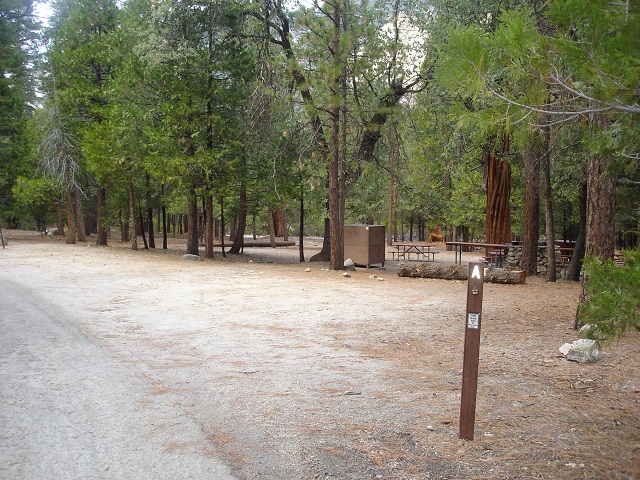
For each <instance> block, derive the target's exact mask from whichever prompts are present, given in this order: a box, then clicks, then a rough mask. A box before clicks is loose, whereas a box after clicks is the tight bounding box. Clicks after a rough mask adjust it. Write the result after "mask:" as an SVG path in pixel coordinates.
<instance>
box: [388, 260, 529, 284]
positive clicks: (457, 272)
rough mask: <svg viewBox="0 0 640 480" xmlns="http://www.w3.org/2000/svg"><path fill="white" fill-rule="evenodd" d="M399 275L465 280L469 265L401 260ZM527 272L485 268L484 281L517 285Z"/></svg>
mask: <svg viewBox="0 0 640 480" xmlns="http://www.w3.org/2000/svg"><path fill="white" fill-rule="evenodd" d="M398 276H399V277H411V278H438V279H441V280H467V279H468V278H469V267H468V266H467V265H442V264H440V263H434V262H401V263H399V264H398ZM526 278H527V274H526V273H525V272H524V271H520V270H505V269H503V268H485V269H484V281H485V282H486V283H504V284H509V285H517V284H521V283H524V282H525V279H526Z"/></svg>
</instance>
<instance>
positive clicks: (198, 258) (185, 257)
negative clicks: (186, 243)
mask: <svg viewBox="0 0 640 480" xmlns="http://www.w3.org/2000/svg"><path fill="white" fill-rule="evenodd" d="M182 259H183V260H194V261H196V262H203V261H204V258H202V257H201V256H200V255H191V254H190V253H187V254H186V255H183V256H182Z"/></svg>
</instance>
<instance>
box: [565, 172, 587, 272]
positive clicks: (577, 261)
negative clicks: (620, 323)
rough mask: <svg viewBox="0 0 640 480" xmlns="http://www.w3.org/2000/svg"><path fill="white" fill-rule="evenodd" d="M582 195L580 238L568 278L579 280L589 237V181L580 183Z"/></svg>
mask: <svg viewBox="0 0 640 480" xmlns="http://www.w3.org/2000/svg"><path fill="white" fill-rule="evenodd" d="M579 188H580V195H579V200H578V218H579V220H578V224H579V230H578V238H577V239H576V245H575V247H574V248H573V254H572V255H571V261H570V262H569V268H567V279H568V280H573V281H574V282H577V281H579V280H580V270H582V260H583V258H584V253H585V240H586V237H587V182H586V181H584V182H581V183H580V187H579Z"/></svg>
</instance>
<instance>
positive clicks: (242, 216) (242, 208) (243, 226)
mask: <svg viewBox="0 0 640 480" xmlns="http://www.w3.org/2000/svg"><path fill="white" fill-rule="evenodd" d="M241 161H242V165H241V167H243V168H242V170H244V167H246V165H247V161H246V158H245V157H244V155H243V156H242V160H241ZM246 231H247V181H246V179H245V178H243V179H242V181H241V182H240V194H239V198H238V225H237V228H236V237H235V238H234V240H233V245H232V246H231V249H229V252H230V253H236V254H238V253H240V252H242V250H243V248H244V235H245V233H246Z"/></svg>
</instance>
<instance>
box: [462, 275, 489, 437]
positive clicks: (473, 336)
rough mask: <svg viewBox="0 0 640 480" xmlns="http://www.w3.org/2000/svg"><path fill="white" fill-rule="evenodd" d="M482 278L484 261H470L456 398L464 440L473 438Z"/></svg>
mask: <svg viewBox="0 0 640 480" xmlns="http://www.w3.org/2000/svg"><path fill="white" fill-rule="evenodd" d="M483 282H484V265H483V264H482V263H470V264H469V281H468V285H467V312H466V324H465V335H464V362H463V366H462V398H461V401H460V438H464V439H466V440H473V430H474V423H475V419H476V393H477V391H478V362H479V359H480V324H481V318H482V286H483Z"/></svg>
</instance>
